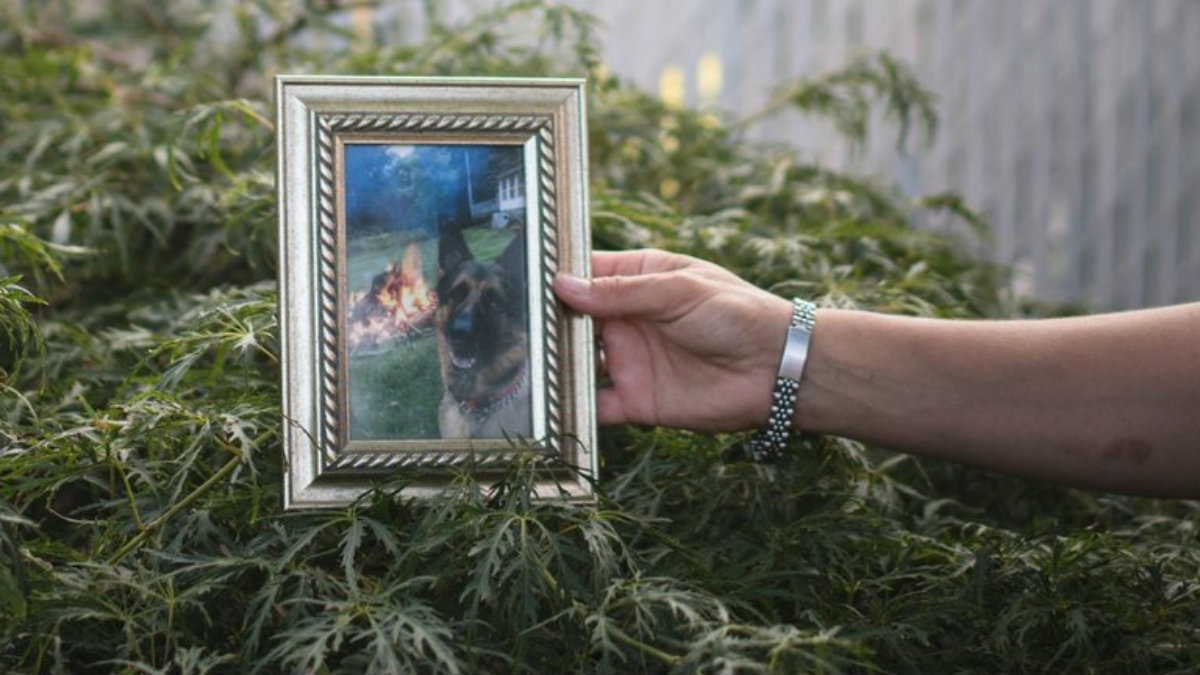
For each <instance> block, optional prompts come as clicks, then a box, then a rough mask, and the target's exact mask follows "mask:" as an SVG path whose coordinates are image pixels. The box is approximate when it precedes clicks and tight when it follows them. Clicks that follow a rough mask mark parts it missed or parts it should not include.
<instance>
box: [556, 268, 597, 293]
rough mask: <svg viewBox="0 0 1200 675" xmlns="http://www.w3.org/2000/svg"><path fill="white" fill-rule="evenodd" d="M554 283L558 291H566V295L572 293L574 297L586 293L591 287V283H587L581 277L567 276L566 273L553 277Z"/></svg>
mask: <svg viewBox="0 0 1200 675" xmlns="http://www.w3.org/2000/svg"><path fill="white" fill-rule="evenodd" d="M555 283H556V284H557V286H558V288H559V290H562V291H566V292H567V293H573V294H575V295H579V294H581V293H587V292H588V290H589V289H590V288H591V287H592V282H590V281H588V280H587V279H584V278H583V277H577V276H575V275H574V274H567V273H566V272H559V273H558V276H557V277H555Z"/></svg>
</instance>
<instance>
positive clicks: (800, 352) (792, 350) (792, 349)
mask: <svg viewBox="0 0 1200 675" xmlns="http://www.w3.org/2000/svg"><path fill="white" fill-rule="evenodd" d="M816 311H817V307H816V305H814V304H812V303H811V302H808V301H807V300H801V299H799V298H793V299H792V323H791V325H790V326H788V332H787V341H786V342H784V345H783V354H782V355H780V357H779V376H778V377H777V378H776V379H775V388H774V391H772V392H771V416H770V417H769V418H768V419H767V424H766V426H765V427H763V428H762V429H761V430H759V432H758V433H757V434H756V435H755V437H754V438H753V439H752V440H751V441H750V456H751V457H752V458H753V459H754V460H755V461H757V462H770V461H774V460H777V459H779V458H780V457H781V456H782V455H783V451H784V450H785V449H787V442H788V437H789V436H790V435H791V434H790V432H791V428H792V416H793V415H794V414H795V410H796V391H797V390H798V389H799V388H800V378H801V377H802V376H803V375H804V364H805V362H806V361H807V360H808V344H809V339H810V338H811V336H812V332H813V326H814V325H815V324H816V320H817V314H816Z"/></svg>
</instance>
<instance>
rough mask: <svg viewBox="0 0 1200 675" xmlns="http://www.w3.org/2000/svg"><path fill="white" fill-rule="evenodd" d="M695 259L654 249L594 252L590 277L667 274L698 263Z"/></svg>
mask: <svg viewBox="0 0 1200 675" xmlns="http://www.w3.org/2000/svg"><path fill="white" fill-rule="evenodd" d="M699 262H700V261H699V260H696V259H695V258H689V257H688V256H684V255H679V254H677V253H668V252H667V251H659V250H655V249H642V250H638V251H594V252H593V253H592V276H596V277H614V276H634V275H640V274H650V273H653V272H667V271H670V270H674V269H680V268H683V267H689V266H691V265H694V264H697V263H699Z"/></svg>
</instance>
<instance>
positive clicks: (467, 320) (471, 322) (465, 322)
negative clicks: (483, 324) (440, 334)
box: [448, 307, 475, 338]
mask: <svg viewBox="0 0 1200 675" xmlns="http://www.w3.org/2000/svg"><path fill="white" fill-rule="evenodd" d="M473 315H474V312H472V311H470V308H469V307H468V308H464V309H463V311H460V312H459V313H457V314H455V315H454V318H453V319H452V320H451V321H450V326H449V328H448V330H449V333H450V334H451V335H453V336H454V337H456V338H464V337H467V336H469V335H471V333H472V332H474V330H475V319H474V316H473Z"/></svg>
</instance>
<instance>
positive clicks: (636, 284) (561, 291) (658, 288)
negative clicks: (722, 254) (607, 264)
mask: <svg viewBox="0 0 1200 675" xmlns="http://www.w3.org/2000/svg"><path fill="white" fill-rule="evenodd" d="M681 283H686V280H683V279H680V278H678V277H669V276H668V275H664V274H644V275H640V276H611V277H597V278H595V279H583V278H581V277H577V276H574V275H571V274H559V275H558V276H556V277H555V278H554V291H555V293H557V294H558V297H559V299H560V300H562V301H563V302H565V303H567V304H568V305H570V306H571V307H572V308H574V309H576V310H578V311H580V312H583V313H584V314H589V315H591V316H594V317H596V318H599V319H605V318H616V317H653V318H655V319H660V320H667V319H670V318H671V317H672V316H676V315H677V314H678V312H679V311H680V310H681V309H684V308H683V307H681V306H680V301H679V295H680V294H679V291H680V284H681Z"/></svg>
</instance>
